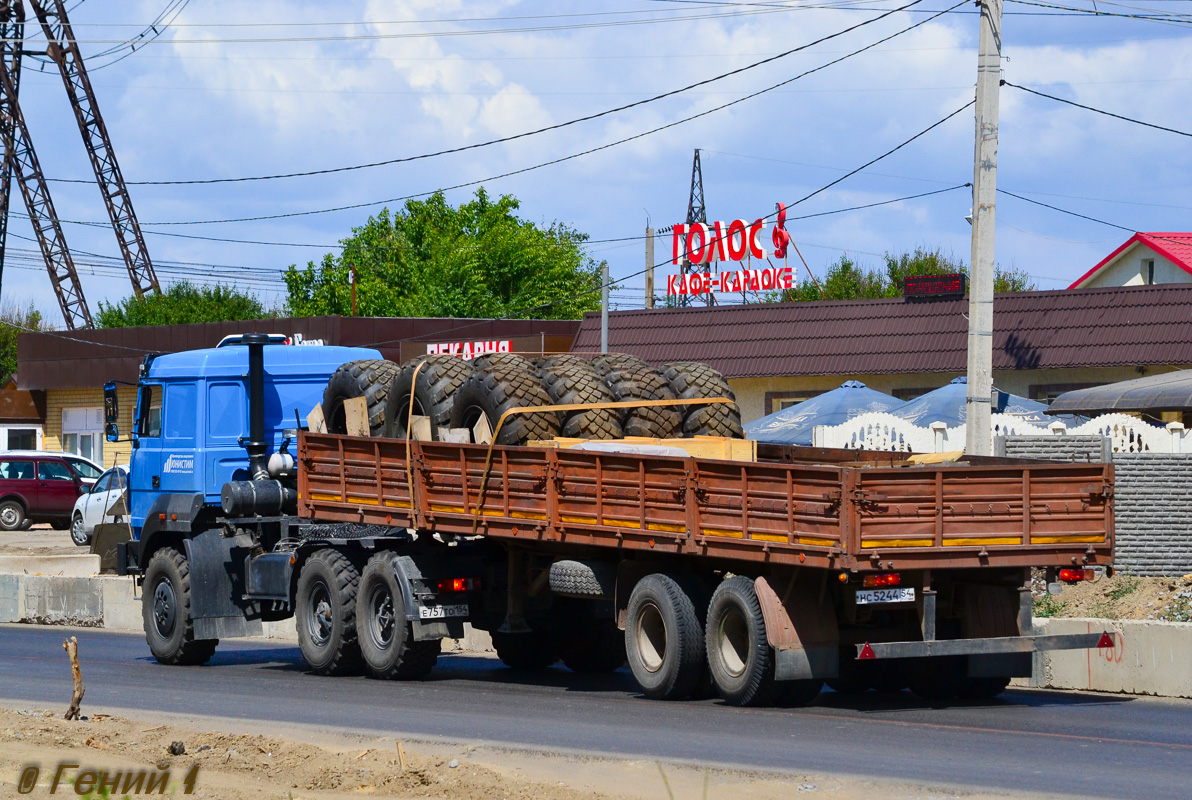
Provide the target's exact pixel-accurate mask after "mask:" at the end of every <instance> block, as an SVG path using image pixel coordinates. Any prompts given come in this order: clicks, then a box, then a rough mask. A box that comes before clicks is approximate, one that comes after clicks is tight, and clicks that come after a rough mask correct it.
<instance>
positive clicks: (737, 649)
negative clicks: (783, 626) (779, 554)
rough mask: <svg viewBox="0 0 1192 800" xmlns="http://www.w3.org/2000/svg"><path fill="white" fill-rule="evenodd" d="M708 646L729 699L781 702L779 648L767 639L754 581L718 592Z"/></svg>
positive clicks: (716, 678) (719, 687)
mask: <svg viewBox="0 0 1192 800" xmlns="http://www.w3.org/2000/svg"><path fill="white" fill-rule="evenodd" d="M707 648H708V666H709V668H711V670H712V681H713V682H714V683H715V684H716V691H717V692H718V693H719V694H720V696H721V697H722V698H724V699H725V701H727V702H728V703H730V704H731V705H734V706H760V705H767V704H769V703H771V702H773V701H774V700H775V699H776V698H777V696H778V694H779V685H778V682H777V681H775V680H774V649H773V648H772V647H770V643H769V642H768V641H767V640H766V621H765V618H764V617H763V616H762V607H761V603H759V602H758V599H757V591H756V589H755V588H754V585H753V580H752V579H750V578H748V577H745V576H744V575H738V576H736V577H733V578H729V579H728V580H725V581H722V582H721V584H720V585H719V586H717V587H716V591H715V592H713V593H712V602H711V603H709V604H708V627H707ZM817 692H818V688H817Z"/></svg>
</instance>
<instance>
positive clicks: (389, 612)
mask: <svg viewBox="0 0 1192 800" xmlns="http://www.w3.org/2000/svg"><path fill="white" fill-rule="evenodd" d="M369 608H371V609H372V620H371V622H372V624H371V625H370V626H369V633H370V634H371V635H372V640H373V644H375V645H376V646H377V647H379V648H382V649H385V648H388V647H389V646H390V645H391V644H393V633H394V630H395V628H396V624H395V623H396V618H395V614H394V611H393V594H392V593H390V591H389V589H388V588H386V587H384V586H378V587H377V588H376V589H374V590H373V592H372V596H371V597H370V598H369Z"/></svg>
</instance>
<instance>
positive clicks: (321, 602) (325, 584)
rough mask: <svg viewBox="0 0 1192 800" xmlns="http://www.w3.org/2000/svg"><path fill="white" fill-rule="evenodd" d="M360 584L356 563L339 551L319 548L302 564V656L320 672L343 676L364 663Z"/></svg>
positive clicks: (299, 598) (298, 611)
mask: <svg viewBox="0 0 1192 800" xmlns="http://www.w3.org/2000/svg"><path fill="white" fill-rule="evenodd" d="M359 587H360V573H359V572H358V571H357V569H356V566H355V565H354V564H353V563H352V562H351V561H349V560H348V558H347V557H346V556H345V555H344V554H343V553H340V552H338V551H336V550H331V549H330V548H328V549H324V550H318V551H316V552H315V553H313V554H312V555H311V557H310V558H308V559H307V560H306V563H305V564H303V565H302V571H301V572H300V573H299V574H298V591H297V601H296V603H295V606H296V607H295V609H294V619H295V620H296V624H297V627H298V647H299V648H301V650H302V657H303V658H304V659H306V663H307V664H308V665H309V666H310V669H311V671H312V672H314V673H315V674H317V675H343V674H345V673H350V672H353V671H355V670H356V669H357V668H358V667H359V666H360V660H361V658H360V644H359V642H358V641H357V638H356V592H357V590H358V589H359Z"/></svg>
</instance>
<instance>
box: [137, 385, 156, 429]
mask: <svg viewBox="0 0 1192 800" xmlns="http://www.w3.org/2000/svg"><path fill="white" fill-rule="evenodd" d="M140 408H141V418H140V419H139V420H137V435H138V436H143V437H147V438H151V439H156V438H158V437H159V436H161V386H142V387H141V402H140Z"/></svg>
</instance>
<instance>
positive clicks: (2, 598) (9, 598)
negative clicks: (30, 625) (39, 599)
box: [0, 574, 25, 622]
mask: <svg viewBox="0 0 1192 800" xmlns="http://www.w3.org/2000/svg"><path fill="white" fill-rule="evenodd" d="M24 611H25V596H24V593H23V591H22V589H21V576H20V575H3V574H0V622H20V621H21V617H22V616H24Z"/></svg>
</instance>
